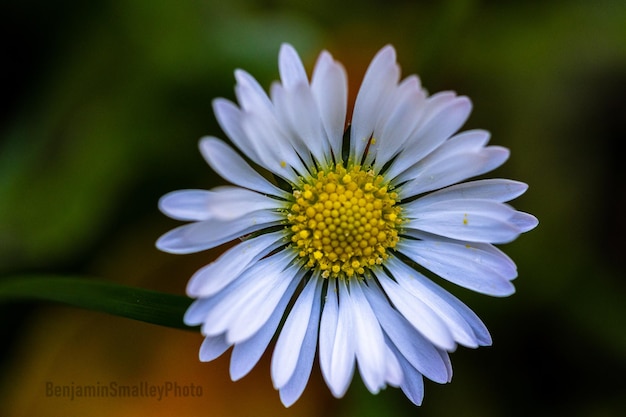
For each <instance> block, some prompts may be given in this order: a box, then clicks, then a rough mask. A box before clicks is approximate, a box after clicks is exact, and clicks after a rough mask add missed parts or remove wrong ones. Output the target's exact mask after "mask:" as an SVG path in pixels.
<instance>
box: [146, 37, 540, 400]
mask: <svg viewBox="0 0 626 417" xmlns="http://www.w3.org/2000/svg"><path fill="white" fill-rule="evenodd" d="M279 70H280V78H281V82H280V83H275V84H273V85H272V87H271V90H270V95H269V96H268V95H267V94H266V93H265V92H264V90H263V89H262V88H261V86H260V85H259V84H258V83H257V82H256V80H255V79H254V78H253V77H252V76H250V75H249V74H248V73H246V72H244V71H241V70H238V71H236V72H235V78H236V80H237V84H236V87H235V92H236V96H237V101H238V105H237V104H234V103H232V102H230V101H228V100H225V99H217V100H215V101H214V103H213V107H214V110H215V114H216V116H217V120H218V122H219V123H220V126H221V127H222V129H223V130H224V132H225V133H226V135H227V136H228V137H229V138H230V140H231V141H232V143H233V144H234V145H235V147H236V148H237V149H238V150H239V152H237V151H235V149H233V148H232V147H231V146H229V145H227V144H226V143H225V142H223V141H221V140H219V139H216V138H213V137H207V138H203V139H202V140H201V141H200V150H201V152H202V154H203V155H204V157H205V159H206V160H207V162H208V163H209V165H210V166H211V167H212V168H213V170H215V171H216V172H217V173H218V174H219V175H220V176H222V177H223V178H224V179H225V180H227V181H228V182H230V183H232V184H233V185H232V186H223V187H218V188H215V189H213V190H210V191H201V190H182V191H176V192H173V193H170V194H168V195H166V196H164V197H163V198H162V199H161V201H160V208H161V210H162V211H163V212H164V213H165V214H167V215H168V216H170V217H173V218H175V219H179V220H185V221H191V222H192V223H189V224H186V225H183V226H180V227H178V228H176V229H174V230H172V231H170V232H168V233H166V234H165V235H163V236H162V237H161V238H160V239H159V241H158V242H157V246H158V247H159V248H160V249H161V250H164V251H166V252H171V253H192V252H198V251H202V250H205V249H209V248H213V247H216V246H218V245H221V244H223V243H226V242H229V241H232V240H235V239H237V238H239V239H240V240H241V241H240V242H239V243H238V244H236V245H235V246H234V247H232V248H230V249H229V250H227V251H226V252H224V253H223V254H222V255H221V256H220V257H219V258H218V259H217V260H216V261H215V262H213V263H211V264H209V265H207V266H206V267H204V268H202V269H200V270H199V271H198V272H196V274H195V275H194V276H193V277H192V278H191V280H190V281H189V284H188V287H187V292H188V294H189V295H190V296H191V297H193V298H195V301H194V302H193V304H192V305H191V306H190V307H189V309H188V311H187V313H186V315H185V322H186V323H187V324H188V325H201V326H202V327H201V329H202V334H203V335H204V337H205V339H204V342H203V343H202V346H201V348H200V359H201V360H203V361H210V360H212V359H214V358H216V357H218V356H220V355H221V354H222V353H224V352H225V351H226V350H228V349H229V348H230V347H233V349H232V356H231V365H230V373H231V377H232V379H233V380H237V379H239V378H241V377H243V376H244V375H246V374H247V373H248V372H249V371H250V370H251V369H252V368H253V367H254V366H255V365H256V363H257V362H258V360H259V358H260V357H261V356H262V354H263V353H264V351H265V350H266V349H267V347H268V345H269V344H270V342H271V340H272V339H273V338H274V336H277V339H276V344H275V347H274V351H273V354H272V364H271V374H272V381H273V384H274V387H275V388H276V389H278V390H279V391H280V398H281V400H282V401H283V403H284V404H285V405H286V406H289V405H291V404H292V403H293V402H295V401H296V400H297V399H298V398H299V396H300V395H301V394H302V392H303V390H304V388H305V386H306V384H307V381H308V379H309V375H310V372H311V369H312V366H313V362H314V357H315V355H316V352H317V354H318V357H319V363H320V367H321V371H322V375H323V377H324V380H325V381H326V383H327V384H328V387H329V388H330V391H331V392H332V393H333V395H335V396H336V397H341V396H343V395H344V393H345V392H346V390H347V388H348V386H349V384H350V381H351V380H352V376H353V373H354V369H355V366H357V367H358V370H359V373H360V375H361V378H362V380H363V382H364V384H365V385H366V387H367V388H368V389H369V390H370V391H371V392H372V393H377V392H378V391H379V390H380V389H382V388H384V387H386V386H387V385H391V386H394V387H400V388H401V389H402V390H403V391H404V393H405V394H406V395H407V397H408V398H409V399H410V400H411V401H413V402H414V403H415V404H420V403H421V401H422V398H423V378H422V376H425V377H427V378H428V379H431V380H432V381H435V382H438V383H445V382H448V381H450V379H451V376H452V368H451V365H450V361H449V357H448V352H450V351H452V350H454V349H455V348H456V346H457V344H460V345H463V346H468V347H477V346H484V345H489V344H490V343H491V338H490V335H489V332H488V331H487V329H486V327H485V325H484V324H483V323H482V322H481V321H480V319H479V318H478V317H477V316H476V315H475V314H474V313H473V312H472V311H471V310H470V309H469V308H468V307H466V306H465V305H464V304H463V303H462V302H460V301H459V300H458V299H457V298H455V297H454V296H453V295H451V294H450V293H448V292H447V291H446V290H444V289H442V288H441V287H440V286H439V285H437V284H436V283H435V282H434V281H432V280H431V279H430V278H428V277H427V276H426V275H425V274H427V273H428V272H427V271H430V273H433V274H435V275H438V276H439V277H441V278H443V279H446V280H448V281H450V282H453V283H455V284H458V285H460V286H462V287H465V288H469V289H471V290H474V291H477V292H480V293H484V294H488V295H493V296H507V295H510V294H511V293H513V292H514V287H513V284H512V283H511V280H513V279H514V278H515V277H516V276H517V272H516V267H515V264H514V263H513V261H512V260H511V259H510V258H509V257H507V256H506V255H505V254H504V253H503V252H501V251H500V250H499V249H497V248H496V247H495V246H493V244H494V243H506V242H509V241H512V240H514V239H515V238H517V236H518V235H519V234H521V233H523V232H526V231H528V230H530V229H532V228H534V227H535V226H536V225H537V220H536V219H535V218H534V217H533V216H531V215H529V214H526V213H522V212H519V211H516V210H515V209H513V208H512V207H511V206H509V205H507V204H505V202H507V201H509V200H512V199H514V198H516V197H518V196H519V195H521V194H522V193H524V191H526V188H527V186H526V185H525V184H523V183H520V182H516V181H511V180H506V179H479V180H473V181H470V182H462V181H466V180H468V179H470V178H472V177H476V176H479V175H481V174H484V173H486V172H489V171H491V170H493V169H495V168H497V167H498V166H500V165H501V164H502V163H504V161H505V160H506V159H507V158H508V155H509V151H508V150H507V149H505V148H502V147H498V146H487V142H488V140H489V133H488V132H486V131H483V130H471V131H466V132H462V133H457V131H458V130H459V129H460V127H461V126H462V125H463V124H464V123H465V121H466V119H467V118H468V116H469V114H470V111H471V103H470V100H469V99H468V98H467V97H462V96H457V95H456V94H455V93H453V92H442V93H438V94H434V95H432V96H428V94H427V93H426V92H425V90H424V89H423V88H422V87H421V85H420V81H419V79H418V78H417V77H416V76H410V77H407V78H405V79H404V80H400V68H399V66H398V64H397V63H396V56H395V51H394V49H393V47H391V46H386V47H385V48H383V49H382V50H381V51H380V52H379V53H378V54H377V55H376V56H375V57H374V59H373V61H372V63H371V64H370V66H369V68H368V70H367V72H366V74H365V78H364V80H363V84H362V86H361V88H360V90H359V92H358V95H357V98H356V103H355V106H354V112H353V114H352V117H351V120H352V122H351V125H350V128H349V129H348V131H346V129H345V126H346V113H347V110H346V109H347V80H346V74H345V71H344V69H343V67H342V66H341V64H339V63H338V62H337V61H335V60H334V59H333V58H332V56H331V55H330V54H329V53H328V52H322V53H321V55H320V56H319V59H318V60H317V63H316V65H315V68H314V70H313V74H312V77H311V80H310V82H309V79H308V77H307V74H306V72H305V69H304V66H303V65H302V62H301V60H300V58H299V57H298V54H297V53H296V51H295V50H294V49H293V48H292V47H291V46H290V45H283V46H282V48H281V50H280V54H279ZM240 153H241V154H242V155H243V156H245V157H246V158H247V159H248V160H250V161H251V162H252V164H253V166H251V165H250V164H249V163H248V162H246V160H245V159H244V158H243V157H242V156H241V154H240ZM262 173H263V174H262ZM271 176H273V177H274V180H273V181H270V180H268V179H267V177H271ZM283 319H284V324H283V326H282V328H280V329H279V324H280V323H281V321H282V320H283Z"/></svg>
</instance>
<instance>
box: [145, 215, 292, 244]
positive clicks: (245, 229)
mask: <svg viewBox="0 0 626 417" xmlns="http://www.w3.org/2000/svg"><path fill="white" fill-rule="evenodd" d="M283 220H284V216H283V215H282V214H280V213H276V212H271V211H265V210H260V211H256V212H254V213H252V214H251V215H250V216H246V217H240V218H238V219H234V220H217V219H208V220H205V221H202V222H197V223H191V224H186V225H184V226H179V227H177V228H176V229H173V230H170V231H169V232H167V233H165V234H164V235H163V236H161V237H160V238H159V239H158V240H157V243H156V246H157V248H159V249H160V250H162V251H163V252H169V253H177V254H184V253H194V252H200V251H203V250H206V249H210V248H214V247H216V246H219V245H221V244H223V243H226V242H230V241H231V240H233V239H235V238H237V237H240V236H244V235H246V234H248V233H252V232H255V231H257V230H261V229H264V228H267V227H271V226H275V225H277V224H280V222H281V221H283Z"/></svg>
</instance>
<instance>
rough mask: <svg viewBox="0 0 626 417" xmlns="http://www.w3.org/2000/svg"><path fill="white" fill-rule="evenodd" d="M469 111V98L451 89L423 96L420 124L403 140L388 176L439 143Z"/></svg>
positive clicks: (391, 176)
mask: <svg viewBox="0 0 626 417" xmlns="http://www.w3.org/2000/svg"><path fill="white" fill-rule="evenodd" d="M469 111H471V102H470V101H469V99H468V98H467V97H463V96H461V97H457V96H456V94H455V93H453V92H447V91H444V92H440V93H437V94H435V95H433V96H431V97H429V98H428V99H426V103H425V104H424V105H423V110H421V113H423V114H420V124H419V126H418V127H417V128H416V129H415V130H413V132H412V133H411V135H410V136H409V138H408V139H407V140H406V141H405V142H404V143H403V147H402V148H403V152H402V153H401V154H400V155H399V156H398V158H396V159H395V160H394V162H393V164H392V165H391V167H389V169H388V171H387V175H388V176H389V178H394V177H396V176H397V175H399V174H400V173H402V172H404V171H405V170H406V169H407V168H409V167H410V166H411V165H413V164H415V162H416V161H420V160H421V159H422V158H424V157H425V156H426V155H428V154H430V153H431V152H432V151H433V150H434V149H436V148H437V147H439V146H440V145H441V144H442V143H443V142H444V141H445V140H446V139H448V138H449V137H450V135H451V134H453V133H454V132H455V131H456V130H458V129H459V127H460V126H461V125H462V124H463V122H464V121H465V118H467V115H469ZM448 123H449V124H448Z"/></svg>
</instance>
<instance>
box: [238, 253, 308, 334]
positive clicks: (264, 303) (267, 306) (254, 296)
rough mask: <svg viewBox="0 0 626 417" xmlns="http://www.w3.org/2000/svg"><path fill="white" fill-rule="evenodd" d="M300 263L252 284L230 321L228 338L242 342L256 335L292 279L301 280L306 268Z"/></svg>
mask: <svg viewBox="0 0 626 417" xmlns="http://www.w3.org/2000/svg"><path fill="white" fill-rule="evenodd" d="M299 270H300V266H299V265H290V266H289V267H288V268H285V269H283V270H282V271H279V272H276V273H273V274H272V273H269V274H268V275H269V277H270V279H268V280H267V281H264V280H261V279H260V278H257V279H259V280H260V281H264V283H263V284H256V285H250V286H249V287H248V289H247V291H248V293H247V294H246V297H245V301H242V302H241V303H240V304H239V305H238V307H237V308H236V318H235V319H233V320H232V321H231V323H230V326H229V328H228V331H227V333H226V340H228V341H229V342H231V343H240V342H242V341H244V340H246V339H248V338H250V337H251V336H252V335H254V334H255V333H256V332H257V331H258V330H259V329H260V328H261V327H262V326H263V325H264V324H265V323H266V322H267V320H268V319H269V318H270V316H271V315H272V313H273V312H274V309H275V308H276V306H277V305H278V303H279V302H280V299H281V298H282V296H283V295H284V294H285V292H286V291H287V289H288V288H289V284H290V283H291V282H292V281H301V280H302V276H303V275H304V272H305V271H304V270H300V271H299Z"/></svg>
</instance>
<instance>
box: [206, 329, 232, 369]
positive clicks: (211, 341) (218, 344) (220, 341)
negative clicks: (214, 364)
mask: <svg viewBox="0 0 626 417" xmlns="http://www.w3.org/2000/svg"><path fill="white" fill-rule="evenodd" d="M230 346H231V345H230V344H228V342H226V338H225V337H224V335H223V334H220V335H218V336H207V337H205V338H204V341H203V342H202V345H201V346H200V360H201V361H202V362H209V361H212V360H213V359H215V358H217V357H219V356H221V355H222V353H224V352H226V350H227V349H228V348H229V347H230Z"/></svg>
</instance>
